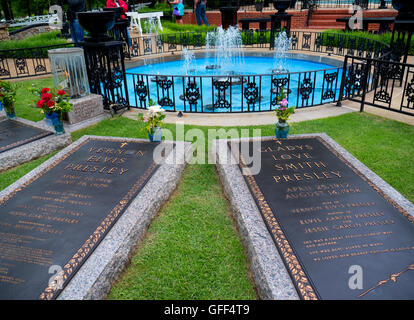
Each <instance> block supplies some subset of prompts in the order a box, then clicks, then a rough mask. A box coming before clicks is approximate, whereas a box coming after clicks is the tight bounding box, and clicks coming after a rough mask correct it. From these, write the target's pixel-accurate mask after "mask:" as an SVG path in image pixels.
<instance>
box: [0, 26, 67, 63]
mask: <svg viewBox="0 0 414 320" xmlns="http://www.w3.org/2000/svg"><path fill="white" fill-rule="evenodd" d="M58 34H60V31H56V30H55V31H50V32H44V33H41V34H38V35H35V36H33V37H28V38H25V39H22V40H7V41H0V50H16V49H27V48H35V47H43V46H54V45H62V44H66V43H67V41H66V39H64V38H59V37H58ZM49 49H50V48H49ZM47 50H48V49H47V48H45V49H36V50H35V52H34V51H31V50H18V51H13V52H11V53H7V52H2V56H5V57H7V58H13V57H22V58H32V57H33V55H34V53H35V54H36V56H38V57H47Z"/></svg>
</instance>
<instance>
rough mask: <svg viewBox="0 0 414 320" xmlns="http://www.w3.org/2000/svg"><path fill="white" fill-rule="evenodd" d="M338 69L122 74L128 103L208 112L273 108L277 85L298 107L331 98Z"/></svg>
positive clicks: (334, 96) (336, 88)
mask: <svg viewBox="0 0 414 320" xmlns="http://www.w3.org/2000/svg"><path fill="white" fill-rule="evenodd" d="M341 72H342V67H338V68H329V69H324V70H315V71H307V72H291V73H282V74H260V75H230V76H227V75H226V76H182V75H173V76H172V75H156V76H154V75H148V74H136V73H128V72H127V74H126V75H127V82H128V87H129V88H130V93H129V98H130V105H131V106H132V107H138V108H142V109H145V108H147V106H148V101H149V99H151V100H153V101H155V102H156V103H158V104H159V105H161V106H162V107H163V108H165V109H166V110H167V111H183V112H201V113H207V112H260V111H272V110H274V109H275V107H276V106H277V105H278V97H279V95H280V93H281V90H282V87H283V88H284V89H285V92H286V94H287V99H288V101H290V103H291V105H295V106H296V107H298V108H304V107H311V106H316V105H320V104H324V103H328V102H335V101H337V99H338V97H339V87H340V80H339V79H341ZM131 85H132V86H131ZM131 87H132V88H131ZM131 91H132V92H131Z"/></svg>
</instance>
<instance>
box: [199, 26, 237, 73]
mask: <svg viewBox="0 0 414 320" xmlns="http://www.w3.org/2000/svg"><path fill="white" fill-rule="evenodd" d="M206 43H207V45H208V48H210V47H212V46H214V48H215V50H214V60H215V62H214V64H213V65H207V66H206V69H210V70H212V69H222V70H223V73H228V71H230V70H229V67H230V65H231V64H234V63H237V64H242V63H243V57H244V52H243V42H242V38H241V34H240V31H239V29H238V28H237V27H231V26H230V27H229V28H228V29H227V30H224V29H223V28H222V27H218V28H217V31H216V32H213V31H212V32H208V33H207V37H206ZM207 54H209V53H208V51H207ZM226 69H227V70H226ZM230 69H231V67H230Z"/></svg>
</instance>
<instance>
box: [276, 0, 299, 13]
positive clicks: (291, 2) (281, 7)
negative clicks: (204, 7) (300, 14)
mask: <svg viewBox="0 0 414 320" xmlns="http://www.w3.org/2000/svg"><path fill="white" fill-rule="evenodd" d="M295 4H296V0H273V6H274V7H275V9H276V10H277V13H279V14H285V13H286V10H287V9H288V8H292V7H294V6H295Z"/></svg>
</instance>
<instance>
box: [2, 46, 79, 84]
mask: <svg viewBox="0 0 414 320" xmlns="http://www.w3.org/2000/svg"><path fill="white" fill-rule="evenodd" d="M69 46H73V45H72V44H70V43H69V44H61V45H53V46H43V47H34V48H24V49H10V50H0V79H17V78H26V77H35V76H41V75H46V74H50V73H51V69H50V63H49V59H48V58H47V51H48V50H51V49H57V48H63V47H69Z"/></svg>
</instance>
